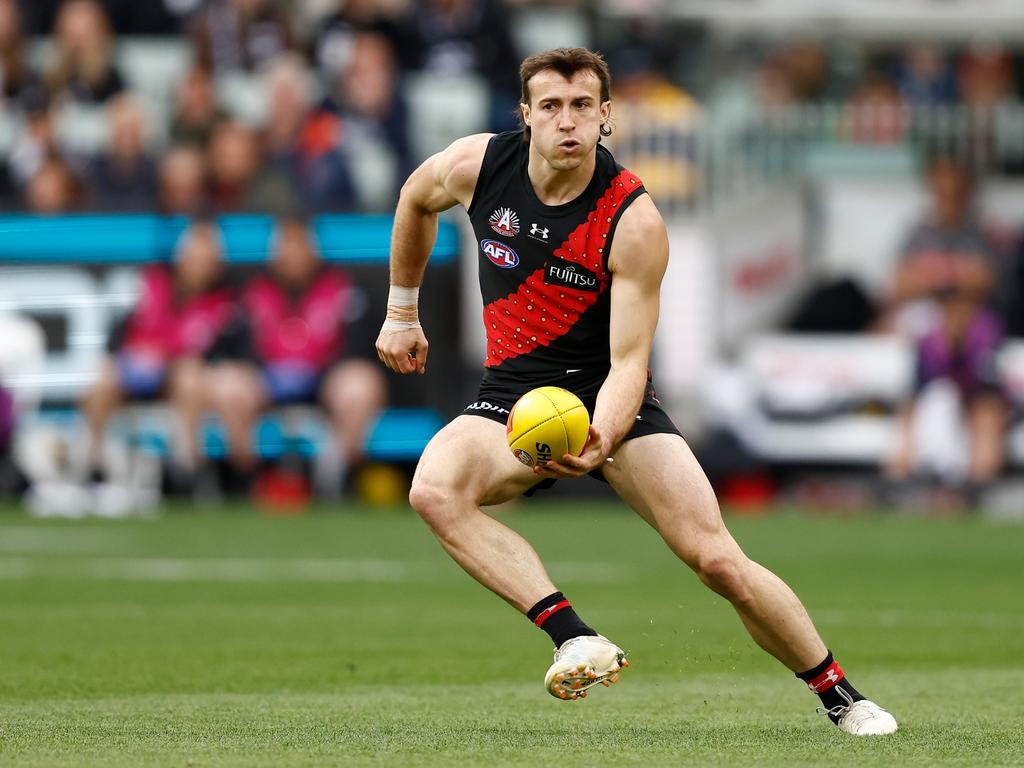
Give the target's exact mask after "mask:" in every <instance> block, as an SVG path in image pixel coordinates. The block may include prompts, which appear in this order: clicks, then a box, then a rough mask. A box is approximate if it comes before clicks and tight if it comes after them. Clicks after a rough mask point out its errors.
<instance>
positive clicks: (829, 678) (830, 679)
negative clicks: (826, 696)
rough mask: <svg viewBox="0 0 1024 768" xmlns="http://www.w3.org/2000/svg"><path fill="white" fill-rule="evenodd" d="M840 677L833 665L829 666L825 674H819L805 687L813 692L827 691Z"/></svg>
mask: <svg viewBox="0 0 1024 768" xmlns="http://www.w3.org/2000/svg"><path fill="white" fill-rule="evenodd" d="M841 679H842V678H840V677H839V675H838V674H837V672H836V668H835V665H833V666H831V667H829V668H828V669H827V670H826V671H825V674H823V675H821V677H819V678H818V679H817V680H816V681H812V682H809V683H808V684H807V687H808V688H810V689H811V690H812V691H814V692H815V693H821V692H822V691H827V690H828V689H829V688H831V687H832V686H834V685H835V684H836V683H838V682H839V681H840V680H841Z"/></svg>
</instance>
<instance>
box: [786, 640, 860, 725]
mask: <svg viewBox="0 0 1024 768" xmlns="http://www.w3.org/2000/svg"><path fill="white" fill-rule="evenodd" d="M796 676H797V677H799V678H800V679H801V680H803V681H804V682H805V683H807V687H808V688H810V689H811V691H812V692H814V693H816V694H818V698H819V699H821V706H823V707H824V708H825V709H826V710H827V711H828V716H829V719H830V720H831V721H832V722H833V723H834V722H836V721H837V720H838V719H839V718H838V717H837V716H835V715H833V714H832V710H833V709H834V708H836V707H846V706H849V705H850V704H852V703H853V702H855V701H860V700H861V699H863V698H864V696H863V695H862V694H861V693H860V692H859V691H858V690H857V689H856V688H854V687H853V685H852V684H851V683H850V681H849V680H847V679H846V674H845V673H844V672H843V670H842V667H840V666H839V665H838V664H837V663H836V661H835V659H833V658H832V651H829V652H828V656H826V657H825V660H824V661H823V662H821V664H819V665H818V666H816V667H814V668H813V669H809V670H807V671H806V672H797V673H796Z"/></svg>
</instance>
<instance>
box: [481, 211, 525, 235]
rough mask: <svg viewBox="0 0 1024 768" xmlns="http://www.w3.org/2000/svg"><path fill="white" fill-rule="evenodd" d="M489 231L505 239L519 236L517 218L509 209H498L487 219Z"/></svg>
mask: <svg viewBox="0 0 1024 768" xmlns="http://www.w3.org/2000/svg"><path fill="white" fill-rule="evenodd" d="M488 221H489V222H490V224H491V229H493V230H494V231H495V232H497V233H498V234H499V235H504V236H505V237H515V236H516V235H518V234H519V217H518V216H517V215H516V212H515V211H513V210H512V209H511V208H499V209H498V210H496V211H495V212H494V213H492V214H491V218H490V219H488Z"/></svg>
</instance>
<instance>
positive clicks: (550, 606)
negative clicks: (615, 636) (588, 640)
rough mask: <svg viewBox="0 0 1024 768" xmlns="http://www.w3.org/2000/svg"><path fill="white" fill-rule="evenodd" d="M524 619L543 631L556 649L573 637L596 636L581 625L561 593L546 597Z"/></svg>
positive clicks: (585, 626)
mask: <svg viewBox="0 0 1024 768" xmlns="http://www.w3.org/2000/svg"><path fill="white" fill-rule="evenodd" d="M526 618H528V619H529V620H530V621H532V622H533V623H534V624H536V625H537V626H538V627H540V628H541V629H543V630H544V631H545V632H547V633H548V635H549V636H550V637H551V641H552V642H553V643H554V644H555V647H556V648H559V647H561V645H562V643H564V642H565V641H566V640H569V639H570V638H573V637H579V636H580V635H590V636H592V637H593V636H596V635H597V632H595V631H594V630H592V629H591V628H590V627H588V626H587V625H586V624H584V623H583V619H581V618H580V617H579V616H577V615H576V611H574V610H573V609H572V604H571V603H570V602H569V601H568V600H566V599H565V595H563V594H562V593H561V592H555V593H554V594H551V595H548V596H547V597H545V598H544V599H543V600H541V601H540V602H538V603H537V604H536V605H535V606H533V608H531V609H530V610H529V611H527V613H526Z"/></svg>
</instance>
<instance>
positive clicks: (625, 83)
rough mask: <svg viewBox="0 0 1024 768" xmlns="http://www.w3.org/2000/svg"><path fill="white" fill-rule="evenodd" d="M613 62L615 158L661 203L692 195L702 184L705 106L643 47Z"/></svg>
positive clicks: (675, 202)
mask: <svg viewBox="0 0 1024 768" xmlns="http://www.w3.org/2000/svg"><path fill="white" fill-rule="evenodd" d="M611 63H612V72H613V74H614V77H615V103H616V112H615V133H614V134H613V141H614V147H615V155H616V157H619V158H620V159H621V162H622V163H623V164H624V165H625V166H627V167H628V168H630V169H631V170H633V172H634V173H636V174H637V175H638V176H640V178H642V179H643V180H644V186H645V187H646V189H647V191H648V192H650V194H651V197H652V198H654V200H656V201H657V202H658V205H659V206H671V205H673V204H678V203H680V202H683V201H686V200H688V199H689V198H690V197H691V195H692V194H693V192H694V189H695V186H696V183H697V168H696V165H695V154H696V152H695V147H694V141H695V135H694V134H695V130H696V124H697V121H698V120H699V119H700V107H699V106H698V105H697V103H696V101H694V99H692V98H691V97H690V95H689V94H687V93H686V92H685V91H684V90H682V89H681V88H678V87H677V86H675V85H673V84H672V83H671V82H669V81H668V79H667V78H666V77H665V76H664V75H662V74H661V73H660V71H659V70H658V69H657V68H656V67H655V66H654V62H653V60H651V58H650V57H649V55H648V54H647V52H646V51H645V50H643V49H627V50H624V51H621V52H620V53H619V54H618V55H617V56H616V57H615V58H614V59H612V62H611Z"/></svg>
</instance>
